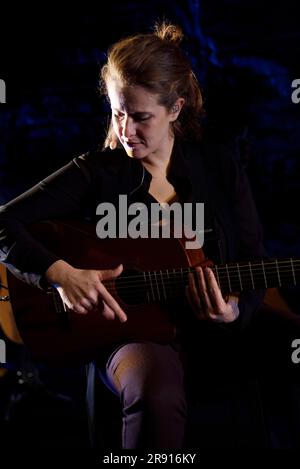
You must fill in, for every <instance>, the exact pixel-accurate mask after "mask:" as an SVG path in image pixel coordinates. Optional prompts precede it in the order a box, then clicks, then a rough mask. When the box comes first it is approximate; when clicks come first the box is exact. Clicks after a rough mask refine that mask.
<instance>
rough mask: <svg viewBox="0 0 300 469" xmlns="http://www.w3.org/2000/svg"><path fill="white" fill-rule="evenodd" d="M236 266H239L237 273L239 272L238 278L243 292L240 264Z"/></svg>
mask: <svg viewBox="0 0 300 469" xmlns="http://www.w3.org/2000/svg"><path fill="white" fill-rule="evenodd" d="M236 266H237V271H238V276H239V281H240V286H241V291H243V284H242V277H241V272H240V266H239V264H238V263H236Z"/></svg>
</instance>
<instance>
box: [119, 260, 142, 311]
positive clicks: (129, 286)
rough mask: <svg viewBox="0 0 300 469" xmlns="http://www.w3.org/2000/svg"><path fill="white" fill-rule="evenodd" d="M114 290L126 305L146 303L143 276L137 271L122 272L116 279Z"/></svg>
mask: <svg viewBox="0 0 300 469" xmlns="http://www.w3.org/2000/svg"><path fill="white" fill-rule="evenodd" d="M115 288H116V290H117V293H118V296H119V298H120V299H121V300H122V301H124V303H126V304H128V305H137V304H143V303H147V302H148V297H147V289H146V284H145V279H144V274H143V273H141V272H139V271H138V270H135V269H128V270H124V271H123V272H122V274H121V275H120V276H119V277H118V278H117V279H116V282H115Z"/></svg>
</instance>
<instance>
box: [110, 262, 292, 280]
mask: <svg viewBox="0 0 300 469" xmlns="http://www.w3.org/2000/svg"><path fill="white" fill-rule="evenodd" d="M246 267H247V266H245V268H244V269H241V268H240V269H239V272H238V271H237V269H234V273H232V272H231V273H230V275H228V273H227V269H226V268H225V267H224V272H223V273H222V272H220V269H219V268H218V272H217V274H218V275H217V278H219V279H222V280H224V279H225V280H227V281H228V279H229V280H230V281H235V280H238V281H240V275H239V273H240V274H241V276H244V273H245V272H247V274H248V275H249V277H250V279H251V272H252V273H253V274H254V275H255V279H253V280H258V279H259V278H258V277H261V278H265V275H267V276H269V275H270V274H272V275H273V276H274V277H275V278H278V270H277V269H276V268H274V269H272V270H270V269H265V272H263V271H262V269H261V268H260V269H251V270H250V269H249V266H248V268H246ZM174 270H175V272H174ZM212 270H213V271H214V272H216V269H215V268H214V267H212ZM293 271H294V273H295V276H296V274H298V273H299V272H300V268H297V267H294V269H293V270H292V269H290V268H288V269H285V270H284V269H282V268H281V269H280V272H279V275H280V276H282V277H283V276H285V275H286V274H287V273H288V274H289V275H290V276H291V277H292V276H293ZM196 272H197V270H196V269H195V268H194V267H190V268H184V269H180V270H177V269H172V270H170V271H168V272H167V273H165V272H164V271H163V270H161V271H160V270H156V271H144V272H141V273H138V274H137V275H128V276H123V277H117V278H116V280H118V282H122V283H123V284H124V283H126V282H129V283H131V284H132V283H133V282H134V281H138V282H139V281H140V280H142V283H144V282H145V274H146V278H147V280H153V281H154V282H156V281H160V280H163V279H165V280H166V281H169V280H174V279H176V277H182V276H183V275H185V274H189V273H196ZM257 272H258V273H259V276H258V275H257ZM171 276H172V277H173V278H172V279H170V277H171ZM282 279H283V278H282ZM241 280H242V281H244V280H245V278H242V279H241ZM267 280H270V279H269V278H267ZM251 281H252V280H251ZM104 283H105V281H104Z"/></svg>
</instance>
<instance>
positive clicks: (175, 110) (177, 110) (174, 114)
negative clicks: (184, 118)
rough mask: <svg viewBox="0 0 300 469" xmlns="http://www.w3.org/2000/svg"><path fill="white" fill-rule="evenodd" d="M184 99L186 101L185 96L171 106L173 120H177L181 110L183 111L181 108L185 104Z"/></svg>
mask: <svg viewBox="0 0 300 469" xmlns="http://www.w3.org/2000/svg"><path fill="white" fill-rule="evenodd" d="M184 101H185V99H184V98H178V99H177V100H176V101H175V103H174V104H173V106H172V107H171V111H170V114H171V121H176V119H177V117H178V116H179V114H180V111H181V109H182V107H183V105H184Z"/></svg>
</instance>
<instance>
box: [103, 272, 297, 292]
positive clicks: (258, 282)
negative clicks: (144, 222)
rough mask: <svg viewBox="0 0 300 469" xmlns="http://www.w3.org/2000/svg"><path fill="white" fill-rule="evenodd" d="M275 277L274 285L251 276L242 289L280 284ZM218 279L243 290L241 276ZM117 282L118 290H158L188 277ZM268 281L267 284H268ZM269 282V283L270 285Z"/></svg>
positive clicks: (261, 278)
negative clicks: (145, 287)
mask: <svg viewBox="0 0 300 469" xmlns="http://www.w3.org/2000/svg"><path fill="white" fill-rule="evenodd" d="M273 279H276V282H275V284H274V285H273V282H272V279H270V278H268V279H267V282H266V279H265V277H264V276H261V277H260V278H257V277H256V278H255V280H253V281H252V279H251V278H250V276H249V277H248V278H247V279H245V278H244V279H242V287H243V288H242V289H247V287H249V286H250V287H251V288H250V289H257V288H258V287H261V288H266V287H268V286H269V287H271V286H277V285H278V278H277V277H275V276H274V277H273ZM216 280H217V283H218V284H219V286H220V287H221V288H225V287H227V289H228V286H230V285H229V284H230V283H231V284H232V286H233V287H235V288H233V289H231V288H230V290H231V291H234V290H236V289H238V290H241V280H240V278H239V277H237V276H236V277H235V278H234V279H233V278H231V279H229V280H230V282H229V280H228V277H219V279H216ZM285 280H286V277H285V278H283V277H282V278H281V281H282V284H285ZM288 280H289V284H291V277H289V279H288ZM112 282H113V280H109V281H104V282H103V283H104V285H105V286H108V287H109V286H110V284H111V283H112ZM114 282H115V284H117V285H116V286H115V287H114V288H115V289H117V290H127V289H128V288H130V287H131V288H138V287H144V286H145V285H149V288H152V289H154V290H156V291H157V289H158V288H160V289H161V290H162V291H163V289H164V288H168V287H172V286H174V287H175V286H180V285H183V284H187V277H185V278H182V277H180V278H179V277H178V276H174V277H173V278H168V279H166V280H164V282H160V279H159V278H156V279H155V280H154V281H152V279H151V283H149V279H148V278H146V279H145V278H144V276H143V275H141V276H140V278H138V279H134V280H130V279H123V281H122V279H121V278H120V279H119V280H118V279H117V280H116V281H114ZM266 283H267V285H266ZM268 284H269V285H268ZM253 285H254V286H255V288H254V287H253Z"/></svg>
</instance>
